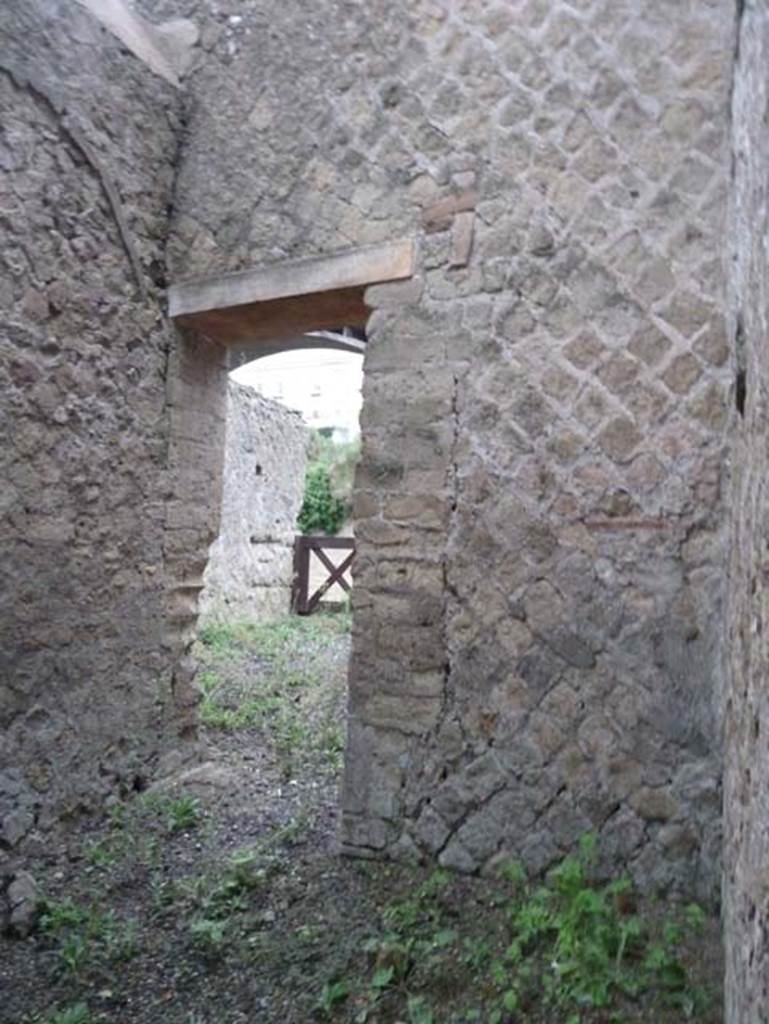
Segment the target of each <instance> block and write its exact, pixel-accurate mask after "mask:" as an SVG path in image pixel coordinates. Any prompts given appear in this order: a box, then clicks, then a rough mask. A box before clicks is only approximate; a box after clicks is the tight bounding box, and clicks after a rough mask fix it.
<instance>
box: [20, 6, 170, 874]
mask: <svg viewBox="0 0 769 1024" xmlns="http://www.w3.org/2000/svg"><path fill="white" fill-rule="evenodd" d="M0 54H1V55H2V56H0V107H1V108H2V116H1V117H0V121H1V122H2V125H3V130H2V135H0V168H2V184H1V185H0V193H1V197H2V198H1V199H0V203H1V205H2V217H1V218H0V235H1V236H2V245H1V249H2V255H1V256H0V259H1V260H2V262H3V273H2V274H0V295H1V296H2V301H1V304H2V308H3V313H4V317H3V319H4V332H3V336H2V358H0V378H1V379H2V383H1V384H0V387H1V388H2V393H3V401H2V410H1V411H0V417H1V419H2V431H3V438H4V443H3V445H2V447H1V448H0V460H2V464H3V468H2V477H3V486H2V488H1V489H0V492H1V495H2V497H1V498H0V502H1V504H2V507H1V508H0V514H1V515H2V533H1V537H2V540H1V544H2V551H1V552H0V565H2V574H0V575H1V577H2V582H1V583H0V652H1V653H0V679H1V680H2V683H0V858H1V857H3V856H4V854H3V852H2V847H3V846H5V847H8V846H10V847H14V846H16V844H17V843H18V842H20V841H21V840H22V838H23V837H24V836H25V835H27V837H28V838H31V837H33V836H34V835H35V825H37V827H38V828H39V829H41V830H44V829H45V828H47V827H48V826H49V825H50V823H51V820H52V818H53V816H54V815H56V814H59V813H64V814H67V813H74V812H76V811H78V810H79V809H81V808H83V807H92V806H94V805H95V804H96V805H98V803H99V802H100V801H101V800H102V799H103V797H104V795H105V794H107V793H108V792H111V791H114V790H115V789H116V787H118V786H119V787H122V788H124V789H125V788H129V789H130V788H131V787H132V786H134V785H136V786H141V785H142V780H143V779H144V778H145V777H146V775H147V773H148V771H149V770H150V768H151V765H152V763H153V759H154V758H155V757H156V755H157V753H158V751H159V750H160V749H161V748H162V747H163V744H164V742H165V740H166V739H167V738H168V737H169V736H170V735H171V733H172V731H173V730H172V724H173V723H172V715H171V714H170V711H169V705H170V697H171V691H170V685H169V682H170V680H169V675H170V672H169V668H170V661H169V655H168V651H167V649H166V647H165V635H164V625H163V624H164V612H165V603H166V577H165V572H164V549H165V544H166V538H165V521H166V507H165V497H166V495H165V488H166V468H167V467H166V462H167V460H166V451H167V444H168V431H167V396H166V367H167V362H168V359H169V349H170V347H171V345H172V332H171V330H170V328H169V326H168V323H167V321H166V320H165V318H164V315H163V285H164V243H165V236H166V228H167V208H168V204H169V202H170V198H171V189H172V184H173V174H174V164H175V158H176V152H177V132H178V130H179V127H180V113H181V103H180V98H179V95H178V93H177V92H176V91H175V90H174V89H173V88H172V87H171V86H170V85H169V84H167V83H166V82H164V81H163V80H162V79H160V78H158V77H156V76H155V75H153V74H152V73H151V72H150V71H149V70H148V69H147V68H146V67H145V66H144V65H142V64H141V63H140V62H139V61H138V60H137V59H136V58H135V57H133V56H131V55H130V54H129V53H127V52H126V50H125V49H124V48H123V47H122V46H120V45H119V44H118V43H117V42H116V41H115V40H114V39H113V38H112V37H111V36H110V35H109V34H108V33H106V32H105V31H104V29H102V28H101V27H100V26H99V25H98V23H97V22H96V21H95V20H94V19H93V17H92V16H91V15H90V14H89V13H87V12H86V11H84V10H82V9H81V8H80V7H79V6H78V5H77V4H74V3H71V2H69V0H66V2H65V0H43V2H31V0H19V2H16V0H9V2H6V3H4V4H3V12H2V18H0Z"/></svg>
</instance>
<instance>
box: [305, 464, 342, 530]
mask: <svg viewBox="0 0 769 1024" xmlns="http://www.w3.org/2000/svg"><path fill="white" fill-rule="evenodd" d="M347 511H348V508H347V504H346V502H344V501H343V500H342V499H341V498H337V497H335V495H334V494H333V492H332V490H331V477H330V475H329V472H328V470H327V469H326V467H325V466H322V465H317V464H316V465H313V466H310V468H309V469H308V470H307V476H306V477H305V483H304V502H303V503H302V508H301V510H300V512H299V519H298V520H297V522H298V525H299V529H300V530H301V531H302V533H310V532H311V531H312V530H323V531H324V532H325V533H330V534H333V533H336V532H337V531H338V530H339V529H340V527H341V526H342V523H343V522H344V521H345V518H346V516H347Z"/></svg>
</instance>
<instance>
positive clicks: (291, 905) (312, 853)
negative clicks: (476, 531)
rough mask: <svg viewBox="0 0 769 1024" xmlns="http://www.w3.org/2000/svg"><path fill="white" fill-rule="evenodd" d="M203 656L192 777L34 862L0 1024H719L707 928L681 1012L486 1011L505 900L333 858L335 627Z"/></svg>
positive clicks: (339, 713) (696, 947)
mask: <svg viewBox="0 0 769 1024" xmlns="http://www.w3.org/2000/svg"><path fill="white" fill-rule="evenodd" d="M203 640H204V643H202V644H201V645H200V652H199V653H200V657H201V659H202V661H203V666H204V670H203V673H202V675H201V678H202V682H203V689H204V692H205V698H204V701H203V705H202V709H201V710H202V717H203V721H204V722H205V723H206V726H205V728H204V734H205V739H206V743H207V747H208V755H207V758H206V760H205V761H203V763H201V764H198V765H196V766H195V767H193V768H191V769H189V768H188V769H186V770H185V771H183V772H181V773H178V774H177V775H176V776H175V777H174V778H173V779H171V780H166V781H165V782H164V783H163V784H161V785H157V786H155V787H153V788H152V789H151V790H150V791H148V792H146V793H142V794H138V795H135V796H133V797H132V798H131V799H130V800H127V801H125V802H123V803H116V804H115V805H114V806H113V807H112V808H111V809H110V813H109V814H108V815H107V816H106V817H105V818H104V819H102V820H99V821H95V820H92V819H88V820H83V821H81V822H79V823H77V824H76V825H75V826H73V827H72V829H71V831H70V832H69V834H68V835H67V836H66V837H65V838H64V839H62V841H61V842H60V843H58V844H53V845H52V846H51V848H50V849H49V850H48V851H47V852H46V854H45V856H41V857H40V858H39V859H38V860H37V861H36V862H35V863H34V864H31V865H30V870H31V871H32V873H33V874H34V876H35V878H36V880H37V881H38V883H39V885H40V887H41V890H42V892H43V894H44V897H45V902H44V905H43V907H42V915H41V917H40V919H39V921H38V923H37V926H36V928H35V929H34V931H33V932H32V934H31V935H29V936H28V937H26V938H23V939H22V938H19V937H15V938H14V937H7V936H6V937H3V938H0V1024H33V1022H34V1024H41V1022H45V1024H96V1022H97V1021H98V1022H103V1024H166V1022H167V1024H241V1022H259V1024H306V1022H311V1021H316V1020H317V1021H323V1020H330V1021H339V1022H345V1024H396V1022H402V1024H453V1022H457V1024H458V1022H462V1024H464V1022H470V1021H480V1022H488V1024H523V1022H526V1024H545V1022H547V1024H576V1022H577V1021H579V1024H619V1022H620V1021H622V1022H628V1024H631V1022H641V1021H644V1022H652V1021H653V1022H655V1024H657V1022H659V1024H664V1022H668V1024H673V1022H677V1021H684V1020H689V1019H696V1020H697V1021H698V1022H700V1024H719V1022H720V1021H721V1014H720V1010H719V1002H720V997H719V984H720V970H721V968H720V962H721V953H720V947H719V940H718V932H719V928H718V923H717V921H715V920H708V921H706V922H705V924H704V929H703V928H700V929H699V930H697V934H696V935H695V930H694V929H692V930H691V933H689V932H688V931H687V930H686V929H684V934H683V936H682V937H681V938H680V940H679V942H678V945H679V947H680V948H679V949H678V954H680V957H679V959H680V963H681V964H683V965H684V966H685V965H687V964H689V965H691V966H693V968H694V975H695V977H694V978H693V980H692V982H691V985H690V983H689V981H688V980H687V982H686V986H685V987H681V992H682V993H683V996H682V1000H679V1004H678V1005H677V1006H675V1007H673V1006H670V1005H668V1002H665V1003H664V1005H663V1004H660V1003H658V1002H657V1001H656V997H657V993H646V994H643V995H640V996H637V997H634V998H633V1000H631V1001H630V1002H627V1001H626V1004H623V1005H622V1009H621V1013H619V1011H616V1012H615V1011H610V1010H609V1009H608V1008H607V1009H605V1010H601V1009H592V1010H590V1009H586V1008H585V1009H580V1010H579V1012H578V1013H577V1014H576V1015H575V1014H574V1011H573V1007H572V1008H571V1009H568V1008H564V1009H561V1008H560V1007H556V1006H554V1005H553V1004H552V1002H548V1001H547V1000H545V999H544V998H543V997H542V992H541V991H539V990H538V988H537V986H532V985H530V986H529V989H532V991H533V992H534V995H533V996H532V995H531V992H529V994H527V992H526V991H524V992H523V995H522V996H521V1002H520V1004H519V1006H518V1007H517V1009H515V1010H510V1011H509V1012H508V1011H507V1010H505V1011H504V1012H503V1011H502V1010H496V1009H493V1007H496V1006H498V1005H501V1003H500V1000H501V999H502V994H503V992H504V991H505V989H504V986H505V985H507V984H509V981H507V980H505V979H501V978H500V977H499V971H498V969H497V967H496V966H495V959H494V956H495V954H494V953H493V950H494V949H496V948H501V949H504V948H505V947H506V946H507V944H508V943H509V932H510V913H511V911H510V909H509V906H508V903H509V899H510V892H509V883H505V882H499V881H490V880H483V879H474V878H462V877H458V876H451V877H449V876H447V875H443V874H436V873H435V872H434V871H431V870H430V869H427V868H424V869H421V868H405V867H400V866H393V865H387V864H380V863H374V862H367V861H352V860H345V859H342V858H340V857H339V856H338V855H337V852H336V826H337V807H338V795H337V785H338V775H339V768H340V764H341V748H342V739H343V730H344V702H345V688H346V668H347V660H348V656H349V619H348V617H346V616H345V615H344V614H341V615H339V614H338V615H330V614H329V615H320V616H313V617H311V618H310V619H305V620H299V619H293V620H291V621H290V622H288V623H283V624H279V625H278V626H275V627H257V626H248V625H243V626H242V627H239V628H236V629H234V630H223V629H219V630H217V629H209V630H208V631H204V634H203ZM661 914H662V910H661V908H660V906H659V905H657V906H655V907H654V908H652V909H651V910H650V916H651V918H652V919H654V918H655V916H656V917H657V918H660V921H661ZM661 927H662V925H661V924H660V928H661ZM502 973H503V974H504V973H505V971H504V970H503V972H502ZM697 985H705V986H706V987H707V988H708V989H709V995H708V997H707V1000H706V1002H697V1001H694V1002H691V1005H690V1003H687V1002H686V999H685V998H684V997H686V996H687V994H688V993H689V992H690V990H691V991H692V992H693V991H695V988H696V986H697ZM527 991H528V990H527ZM676 992H678V989H676Z"/></svg>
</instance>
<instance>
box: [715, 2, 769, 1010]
mask: <svg viewBox="0 0 769 1024" xmlns="http://www.w3.org/2000/svg"><path fill="white" fill-rule="evenodd" d="M768 68H769V5H767V3H766V2H765V0H762V2H760V3H756V4H746V5H745V6H744V9H743V11H742V16H741V23H740V31H739V37H738V46H737V59H736V65H735V79H734V93H733V107H732V157H733V159H732V168H733V177H732V202H731V209H730V224H729V233H728V256H729V266H730V282H729V285H730V287H729V315H730V335H731V340H732V348H733V351H734V372H735V378H736V382H737V385H736V388H735V399H736V402H735V406H736V408H734V409H733V411H732V445H733V450H732V466H733V480H732V487H731V492H730V503H729V504H730V508H731V512H732V515H731V537H730V540H731V554H732V561H731V567H730V571H729V600H728V630H729V634H728V651H729V689H728V699H727V716H726V757H725V761H726V769H725V795H724V816H725V836H726V843H725V850H724V860H725V871H724V910H725V928H726V936H727V941H726V963H727V969H726V1010H727V1017H726V1019H727V1020H728V1021H729V1024H766V1021H769V936H767V930H766V922H767V920H768V919H769V875H768V874H767V865H768V864H769V753H767V743H766V735H767V732H769V703H768V698H769V691H768V690H767V672H768V671H769V648H768V647H767V644H768V643H769V575H768V574H767V566H768V565H769V562H768V561H767V543H768V542H769V449H768V448H767V424H768V423H769V385H768V381H769V362H768V361H767V337H769V258H768V257H767V250H766V239H767V236H769V134H767V124H766V117H767V106H768V105H769V71H768V70H767V69H768Z"/></svg>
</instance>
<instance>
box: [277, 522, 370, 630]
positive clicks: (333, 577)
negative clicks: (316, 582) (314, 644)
mask: <svg viewBox="0 0 769 1024" xmlns="http://www.w3.org/2000/svg"><path fill="white" fill-rule="evenodd" d="M339 549H342V550H345V551H349V552H350V553H349V555H347V556H346V558H344V559H343V560H342V561H341V562H340V563H339V565H334V563H333V562H332V561H331V559H330V558H329V557H328V555H327V554H326V551H328V550H339ZM313 554H314V555H315V557H316V558H317V559H318V560H319V561H320V562H321V563H322V565H323V566H324V568H325V569H327V570H328V576H327V577H326V579H325V580H324V581H323V583H321V585H320V586H319V587H318V589H317V590H315V591H314V592H313V593H312V594H311V593H310V562H311V559H312V556H313ZM354 557H355V541H354V539H353V538H352V537H323V536H313V537H295V538H294V587H293V594H292V600H291V606H292V608H293V610H294V611H295V612H296V613H297V615H309V614H310V613H311V612H313V611H315V609H316V608H317V607H318V605H319V604H320V601H321V598H322V597H323V595H324V594H325V593H327V592H328V591H329V590H330V589H331V587H333V585H334V584H335V583H338V584H339V586H340V587H342V589H343V590H344V591H345V592H346V593H347V594H349V593H350V592H351V591H352V583H351V582H350V581H349V580H348V579H346V578H345V574H346V573H347V572H348V571H349V569H350V566H351V565H352V560H353V558H354Z"/></svg>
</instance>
